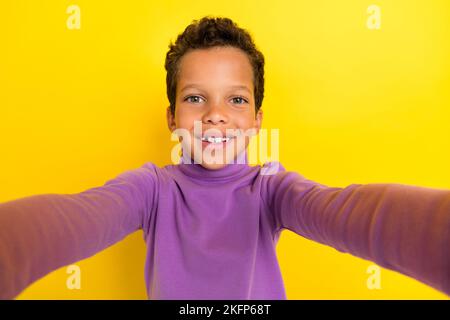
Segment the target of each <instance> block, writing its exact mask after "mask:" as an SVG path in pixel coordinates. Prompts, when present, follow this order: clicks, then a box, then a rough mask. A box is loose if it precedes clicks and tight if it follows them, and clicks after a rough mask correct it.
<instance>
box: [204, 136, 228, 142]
mask: <svg viewBox="0 0 450 320" xmlns="http://www.w3.org/2000/svg"><path fill="white" fill-rule="evenodd" d="M228 140H230V138H229V137H225V138H221V137H216V138H215V137H202V141H208V142H210V143H221V142H227V141H228Z"/></svg>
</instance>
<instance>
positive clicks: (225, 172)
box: [179, 149, 251, 180]
mask: <svg viewBox="0 0 450 320" xmlns="http://www.w3.org/2000/svg"><path fill="white" fill-rule="evenodd" d="M179 168H180V170H181V171H182V172H183V173H184V174H186V175H189V176H191V177H194V178H199V179H202V180H204V179H206V180H211V179H220V180H222V179H230V178H235V177H237V176H240V175H241V174H244V173H245V172H246V169H249V168H251V167H250V166H249V165H248V158H247V150H245V149H244V151H242V152H241V153H240V154H239V155H238V156H237V157H236V159H234V161H233V163H229V164H225V165H224V166H223V167H220V168H219V169H208V168H205V167H203V166H202V165H201V164H199V163H194V161H193V160H192V158H191V157H190V155H187V156H184V155H182V156H181V159H180V164H179Z"/></svg>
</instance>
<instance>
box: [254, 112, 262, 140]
mask: <svg viewBox="0 0 450 320" xmlns="http://www.w3.org/2000/svg"><path fill="white" fill-rule="evenodd" d="M262 121H263V110H262V109H261V108H260V109H259V110H258V112H257V113H256V117H255V125H254V128H255V129H256V134H258V133H259V130H260V129H261V126H262Z"/></svg>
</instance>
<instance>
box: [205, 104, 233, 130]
mask: <svg viewBox="0 0 450 320" xmlns="http://www.w3.org/2000/svg"><path fill="white" fill-rule="evenodd" d="M224 109H225V108H224V107H223V106H222V105H221V104H220V103H212V104H211V105H210V106H209V107H208V109H207V111H206V112H205V113H204V115H203V117H202V122H203V123H205V124H211V125H218V124H226V123H227V122H228V116H227V114H226V111H225V110H224Z"/></svg>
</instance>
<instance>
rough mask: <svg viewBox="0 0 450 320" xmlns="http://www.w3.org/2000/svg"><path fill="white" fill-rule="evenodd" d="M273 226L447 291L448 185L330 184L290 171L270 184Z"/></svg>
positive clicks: (449, 278)
mask: <svg viewBox="0 0 450 320" xmlns="http://www.w3.org/2000/svg"><path fill="white" fill-rule="evenodd" d="M270 190H271V192H270V194H271V202H270V203H271V206H272V211H273V212H274V224H275V230H276V231H279V230H282V229H283V228H284V229H289V230H291V231H293V232H295V233H297V234H299V235H302V236H304V237H306V238H308V239H311V240H314V241H317V242H320V243H322V244H326V245H329V246H332V247H334V248H335V249H337V250H338V251H340V252H347V253H350V254H352V255H355V256H358V257H361V258H364V259H367V260H371V261H373V262H375V263H377V264H378V265H380V266H382V267H385V268H387V269H391V270H395V271H398V272H400V273H402V274H405V275H407V276H410V277H413V278H415V279H417V280H419V281H422V282H423V283H426V284H428V285H430V286H432V287H434V288H436V289H438V290H440V291H443V292H445V293H446V294H447V295H449V294H450V190H445V189H432V188H425V187H417V186H409V185H403V184H365V185H364V184H352V185H350V186H347V187H345V188H331V187H327V186H325V185H322V184H319V183H316V182H314V181H311V180H308V179H305V178H304V177H303V176H301V175H299V174H298V173H295V172H279V173H278V174H277V175H276V176H274V177H272V180H271V183H270Z"/></svg>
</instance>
